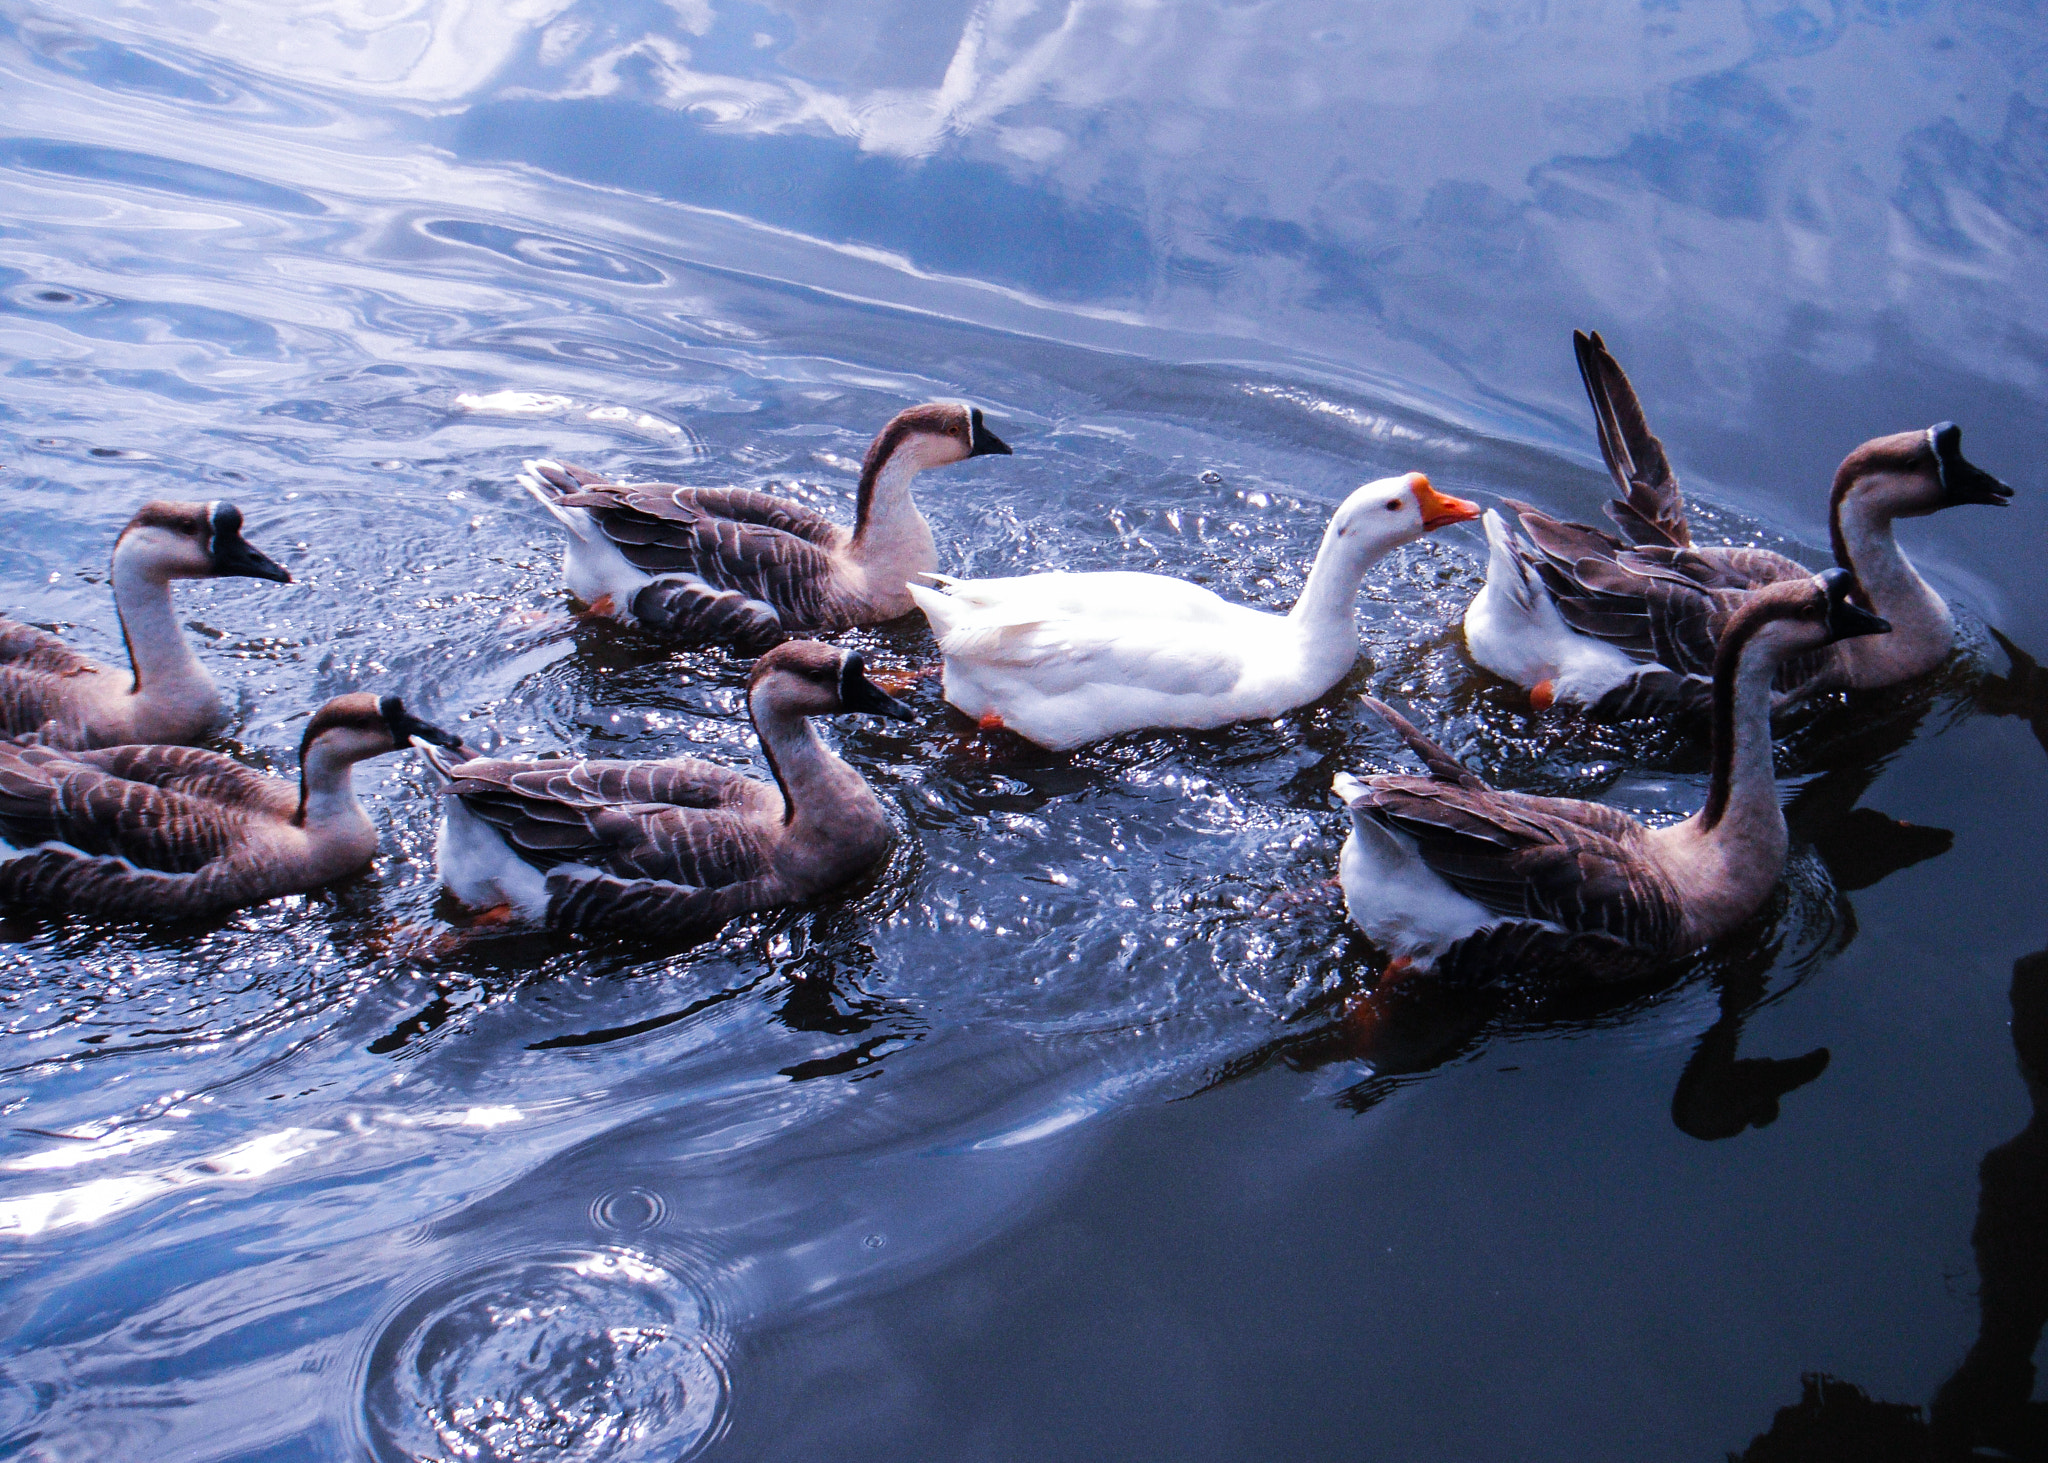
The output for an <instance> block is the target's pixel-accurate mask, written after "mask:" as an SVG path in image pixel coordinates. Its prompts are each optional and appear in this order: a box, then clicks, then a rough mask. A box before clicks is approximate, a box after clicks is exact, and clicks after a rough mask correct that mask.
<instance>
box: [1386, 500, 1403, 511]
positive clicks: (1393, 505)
mask: <svg viewBox="0 0 2048 1463" xmlns="http://www.w3.org/2000/svg"><path fill="white" fill-rule="evenodd" d="M1387 511H1388V512H1389V513H1399V512H1400V511H1401V500H1400V499H1399V498H1389V499H1387Z"/></svg>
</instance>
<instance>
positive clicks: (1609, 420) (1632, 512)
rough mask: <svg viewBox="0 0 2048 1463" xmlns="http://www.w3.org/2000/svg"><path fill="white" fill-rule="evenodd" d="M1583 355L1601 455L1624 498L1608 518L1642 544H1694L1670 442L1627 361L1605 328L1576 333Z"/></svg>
mask: <svg viewBox="0 0 2048 1463" xmlns="http://www.w3.org/2000/svg"><path fill="white" fill-rule="evenodd" d="M1572 348H1573V350H1574V351H1575V352H1576V353H1577V355H1578V359H1579V379H1580V380H1582V381H1583V382H1585V385H1586V397H1587V399H1588V400H1590V401H1591V402H1592V404H1593V424H1594V426H1595V428H1596V429H1597V430H1598V432H1599V435H1600V456H1601V457H1602V458H1603V459H1605V460H1606V463H1607V471H1608V472H1609V474H1611V475H1612V476H1613V478H1614V486H1615V487H1616V488H1617V489H1618V490H1619V491H1620V494H1621V496H1620V497H1619V498H1617V499H1615V500H1614V501H1613V502H1612V503H1609V504H1608V505H1607V512H1608V516H1610V517H1611V518H1613V519H1614V521H1615V523H1616V524H1618V525H1619V526H1620V528H1621V531H1622V532H1623V533H1625V534H1627V535H1628V536H1629V538H1630V540H1631V541H1633V542H1635V543H1638V544H1658V545H1662V546H1664V547H1667V548H1683V547H1684V546H1685V545H1687V544H1690V543H1691V542H1692V530H1691V528H1690V527H1689V526H1688V525H1687V523H1686V519H1685V496H1684V494H1682V493H1681V492H1679V490H1678V477H1677V474H1675V473H1673V472H1672V470H1671V461H1670V459H1669V458H1668V457H1666V456H1665V453H1664V444H1663V443H1662V442H1660V441H1659V440H1658V439H1657V434H1656V433H1655V432H1652V431H1651V430H1650V423H1649V420H1648V418H1646V417H1645V416H1644V415H1643V404H1642V402H1641V401H1639V400H1637V398H1636V392H1635V388H1634V387H1633V386H1631V385H1629V382H1628V374H1627V373H1626V372H1625V371H1623V370H1622V369H1621V362H1619V361H1617V360H1616V359H1615V358H1614V355H1613V353H1612V352H1610V351H1609V350H1608V349H1607V344H1606V342H1605V341H1603V340H1601V339H1600V335H1599V332H1597V331H1596V332H1594V333H1593V334H1592V335H1590V336H1589V335H1586V334H1584V333H1583V332H1581V331H1577V330H1575V331H1573V332H1572Z"/></svg>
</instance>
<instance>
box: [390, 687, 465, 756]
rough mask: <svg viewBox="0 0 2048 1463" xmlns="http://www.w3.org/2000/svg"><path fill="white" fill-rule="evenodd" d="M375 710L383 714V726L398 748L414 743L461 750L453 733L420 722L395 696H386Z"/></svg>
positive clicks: (457, 738) (429, 723) (459, 742)
mask: <svg viewBox="0 0 2048 1463" xmlns="http://www.w3.org/2000/svg"><path fill="white" fill-rule="evenodd" d="M377 710H378V711H380V712H382V713H383V716H384V725H386V726H388V727H389V728H391V740H392V741H393V742H395V743H396V744H397V745H398V746H401V747H409V746H411V745H412V744H413V743H414V742H416V741H420V742H426V743H429V744H430V745H432V746H436V747H447V748H449V749H451V750H460V749H461V748H462V738H461V737H458V736H456V735H455V734H454V733H453V732H444V731H442V730H441V728H439V727H438V726H435V725H433V724H432V723H431V722H425V721H421V720H420V719H419V718H418V717H417V716H414V715H413V714H412V713H411V712H409V711H407V710H406V709H405V703H404V702H403V701H401V700H399V699H398V698H397V697H396V696H386V697H385V698H384V699H383V700H381V701H379V702H378V703H377Z"/></svg>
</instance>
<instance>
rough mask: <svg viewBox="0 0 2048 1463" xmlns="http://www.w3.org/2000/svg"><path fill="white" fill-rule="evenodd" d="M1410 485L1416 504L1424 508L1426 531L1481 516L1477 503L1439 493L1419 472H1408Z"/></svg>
mask: <svg viewBox="0 0 2048 1463" xmlns="http://www.w3.org/2000/svg"><path fill="white" fill-rule="evenodd" d="M1408 486H1409V488H1410V489H1411V490H1412V491H1413V492H1414V494H1415V505H1416V506H1417V507H1418V508H1420V509H1421V510H1422V527H1423V529H1424V530H1425V531H1429V530H1433V529H1439V528H1448V527H1450V526H1451V525H1452V524H1453V523H1470V522H1471V521H1472V520H1473V519H1475V518H1477V517H1478V516H1479V513H1480V508H1479V505H1478V504H1477V503H1470V502H1467V501H1466V500H1465V499H1463V498H1452V497H1449V496H1447V495H1445V494H1443V493H1439V492H1438V491H1437V490H1436V489H1435V488H1432V487H1431V486H1430V485H1429V479H1428V478H1426V477H1424V476H1423V475H1422V474H1421V473H1419V472H1411V473H1409V474H1408Z"/></svg>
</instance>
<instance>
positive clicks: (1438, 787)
mask: <svg viewBox="0 0 2048 1463" xmlns="http://www.w3.org/2000/svg"><path fill="white" fill-rule="evenodd" d="M1850 588H1851V581H1850V577H1849V575H1848V574H1847V573H1846V572H1845V571H1842V570H1839V569H1831V570H1829V571H1827V573H1826V574H1823V575H1819V576H1809V577H1807V578H1804V579H1801V580H1799V581H1786V582H1782V583H1779V584H1775V585H1771V586H1767V587H1765V588H1763V589H1761V590H1759V591H1757V592H1756V593H1755V594H1754V595H1752V596H1751V597H1750V598H1749V600H1748V601H1747V602H1745V603H1744V604H1743V605H1742V606H1741V607H1740V608H1739V609H1737V610H1736V611H1735V612H1734V614H1733V615H1732V616H1731V618H1730V621H1729V624H1728V628H1727V633H1726V634H1725V635H1724V636H1723V637H1722V641H1721V645H1720V652H1719V657H1718V659H1717V661H1716V664H1715V668H1714V680H1713V712H1714V721H1713V774H1712V779H1711V781H1710V784H1709V789H1708V795H1707V801H1706V805H1705V806H1704V807H1703V808H1701V810H1700V811H1699V812H1698V813H1696V814H1694V815H1693V816H1692V817H1690V818H1687V819H1685V820H1684V821H1683V822H1680V823H1677V824H1674V825H1672V826H1670V827H1665V828H1650V827H1646V826H1645V825H1643V824H1642V823H1639V822H1638V821H1636V820H1635V819H1634V818H1631V817H1629V816H1628V815H1627V814H1625V813H1621V812H1618V811H1616V810H1615V809H1612V808H1608V807H1604V806H1602V805H1601V804H1599V803H1591V802H1583V801H1580V800H1577V799H1571V798H1547V797H1532V796H1529V795H1526V794H1522V793H1514V792H1506V791H1502V790H1499V789H1496V788H1492V787H1489V786H1487V785H1486V783H1485V782H1484V781H1483V780H1482V779H1481V778H1479V776H1478V775H1477V774H1475V773H1473V772H1471V771H1469V770H1467V769H1466V768H1464V767H1463V766H1461V765H1460V764H1459V763H1458V762H1457V761H1456V759H1455V758H1453V757H1451V756H1450V755H1449V754H1448V753H1446V752H1444V751H1443V749H1442V748H1440V747H1438V746H1436V744H1435V743H1433V742H1431V741H1429V740H1428V738H1426V737H1424V736H1423V735H1422V734H1421V733H1420V732H1418V731H1416V730H1415V728H1414V727H1412V726H1410V725H1409V724H1408V723H1407V722H1405V721H1403V720H1402V719H1401V718H1400V717H1399V716H1397V715H1395V714H1394V713H1393V712H1392V711H1391V710H1390V709H1388V708H1386V707H1384V706H1381V705H1379V703H1377V702H1375V703H1372V704H1373V705H1374V707H1375V709H1377V710H1379V711H1380V712H1381V714H1382V715H1384V716H1385V717H1386V718H1387V719H1388V720H1389V721H1390V722H1392V723H1393V724H1394V725H1395V727H1396V728H1397V729H1399V730H1400V731H1401V733H1402V734H1403V736H1404V737H1405V738H1406V739H1407V740H1408V742H1409V743H1410V745H1411V746H1413V747H1414V748H1415V749H1416V751H1417V752H1418V753H1419V754H1420V755H1421V756H1422V757H1423V759H1424V761H1425V762H1426V763H1427V764H1428V765H1429V768H1430V773H1431V775H1430V776H1429V777H1426V778H1419V777H1411V776H1402V775H1389V776H1380V777H1371V778H1365V779H1363V780H1360V779H1355V778H1348V777H1347V778H1340V779H1339V788H1338V792H1339V796H1341V797H1343V798H1344V800H1345V803H1346V805H1347V807H1348V808H1349V810H1350V813H1351V818H1352V832H1351V836H1350V837H1349V838H1347V839H1346V841H1345V845H1344V853H1343V858H1342V861H1341V864H1340V882H1341V883H1342V884H1343V887H1344V892H1345V899H1346V902H1347V905H1348V906H1349V908H1350V910H1351V914H1352V918H1353V919H1354V920H1355V921H1356V922H1357V923H1358V924H1359V925H1360V927H1361V928H1363V929H1364V930H1365V931H1366V933H1367V934H1368V935H1370V936H1372V938H1373V939H1374V940H1375V941H1376V942H1378V943H1379V944H1380V945H1381V946H1382V947H1383V948H1385V949H1387V950H1388V951H1389V952H1390V953H1391V954H1393V955H1395V956H1397V957H1405V958H1407V959H1409V960H1412V961H1414V962H1416V963H1418V964H1422V965H1426V966H1433V967H1435V968H1437V969H1438V970H1439V971H1444V972H1454V973H1458V974H1466V975H1476V974H1479V973H1481V972H1486V973H1492V972H1497V971H1499V970H1501V969H1503V968H1520V969H1522V970H1523V971H1525V972H1526V973H1535V974H1551V975H1558V974H1564V975H1570V974H1578V975H1582V976H1591V977H1595V978H1614V977H1616V976H1621V975H1627V974H1633V973H1636V972H1639V971H1641V970H1644V969H1646V968H1648V967H1650V966H1652V965H1654V964H1656V963H1658V962H1662V961H1666V960H1670V959H1673V958H1676V957H1678V956H1682V955H1684V954H1687V953H1688V952H1690V951H1693V950H1696V949H1699V948H1700V947H1701V946H1703V945H1707V944H1710V943H1712V942H1713V941H1715V940H1718V939H1720V938H1722V937H1723V936H1725V935H1727V934H1730V933H1731V932H1733V931H1734V930H1736V929H1738V928H1739V927H1740V926H1741V925H1742V924H1743V923H1744V922H1745V921H1747V920H1748V919H1750V918H1751V917H1752V916H1753V915H1754V914H1755V913H1756V911H1757V910H1758V909H1759V908H1761V907H1762V905H1763V903H1764V901H1765V899H1766V898H1767V897H1768V896H1769V894H1770V892H1771V890H1772V888H1774V887H1775V886H1776V884H1777V882H1778V878H1779V875H1780V874H1781V873H1782V871H1783V869H1784V864H1785V856H1786V852H1787V849H1788V847H1789V834H1788V833H1787V831H1786V827H1785V817H1784V814H1783V812H1782V811H1780V808H1779V804H1778V796H1777V787H1776V783H1775V780H1774V769H1773V765H1772V751H1771V729H1770V709H1771V684H1772V681H1773V679H1774V677H1775V676H1776V675H1777V673H1778V671H1779V669H1780V668H1781V667H1782V666H1783V665H1784V664H1785V663H1786V662H1787V661H1789V660H1794V659H1796V658H1798V657H1801V656H1807V655H1811V654H1812V653H1813V652H1815V651H1817V650H1819V649H1822V648H1823V647H1825V646H1826V645H1829V644H1832V643H1834V642H1836V641H1838V640H1846V639H1849V638H1852V637H1856V636H1863V635H1875V634H1878V633H1880V632H1882V631H1883V630H1884V629H1885V628H1886V626H1885V624H1884V622H1883V621H1882V620H1880V619H1878V618H1877V617H1875V616H1873V615H1871V614H1869V613H1868V612H1867V611H1865V610H1862V609H1860V608H1858V607H1857V606H1856V605H1854V604H1853V603H1851V602H1850V601H1849V599H1848V594H1849V591H1850Z"/></svg>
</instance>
